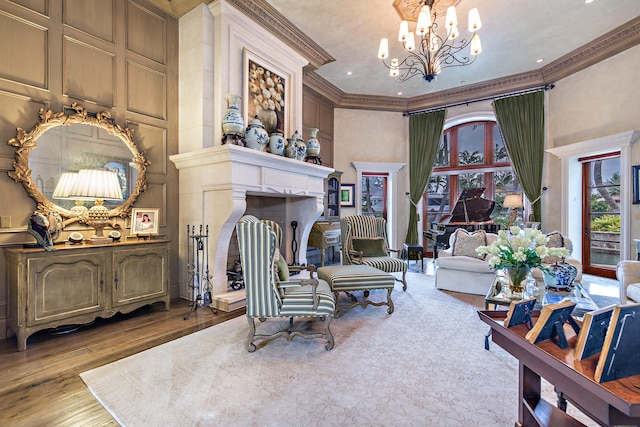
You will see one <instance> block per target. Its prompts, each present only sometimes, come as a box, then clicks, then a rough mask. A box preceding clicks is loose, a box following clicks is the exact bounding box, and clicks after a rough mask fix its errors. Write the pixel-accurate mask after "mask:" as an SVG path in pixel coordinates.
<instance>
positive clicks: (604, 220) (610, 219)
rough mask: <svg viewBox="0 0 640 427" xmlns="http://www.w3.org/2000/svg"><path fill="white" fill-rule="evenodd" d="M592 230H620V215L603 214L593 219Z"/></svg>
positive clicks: (615, 231)
mask: <svg viewBox="0 0 640 427" xmlns="http://www.w3.org/2000/svg"><path fill="white" fill-rule="evenodd" d="M591 231H607V232H610V233H619V232H620V215H602V216H601V217H599V218H595V219H593V220H592V221H591Z"/></svg>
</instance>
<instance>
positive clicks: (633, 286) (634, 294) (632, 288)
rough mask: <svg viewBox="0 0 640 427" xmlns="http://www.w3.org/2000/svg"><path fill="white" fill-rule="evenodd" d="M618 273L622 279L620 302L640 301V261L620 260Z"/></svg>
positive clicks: (619, 278) (620, 279) (619, 279)
mask: <svg viewBox="0 0 640 427" xmlns="http://www.w3.org/2000/svg"><path fill="white" fill-rule="evenodd" d="M616 275H617V277H618V281H620V304H626V303H628V302H631V303H635V302H640V262H638V261H620V262H619V263H618V268H617V270H616Z"/></svg>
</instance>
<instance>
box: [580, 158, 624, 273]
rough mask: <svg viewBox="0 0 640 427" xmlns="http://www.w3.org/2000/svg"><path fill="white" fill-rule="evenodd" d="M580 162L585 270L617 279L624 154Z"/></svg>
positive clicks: (583, 260) (583, 261)
mask: <svg viewBox="0 0 640 427" xmlns="http://www.w3.org/2000/svg"><path fill="white" fill-rule="evenodd" d="M579 160H580V161H581V162H582V183H583V192H582V193H583V197H582V200H583V207H582V213H583V215H582V228H583V236H582V265H583V270H584V272H585V273H588V274H594V275H598V276H603V277H611V278H615V277H616V273H615V267H616V264H618V262H619V261H620V153H619V152H616V153H609V154H605V155H599V156H591V157H585V158H582V159H579ZM578 255H579V254H574V256H578Z"/></svg>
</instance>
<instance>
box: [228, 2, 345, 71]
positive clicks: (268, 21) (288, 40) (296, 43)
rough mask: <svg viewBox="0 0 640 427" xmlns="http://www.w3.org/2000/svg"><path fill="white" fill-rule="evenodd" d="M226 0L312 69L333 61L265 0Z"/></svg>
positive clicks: (327, 53) (331, 57)
mask: <svg viewBox="0 0 640 427" xmlns="http://www.w3.org/2000/svg"><path fill="white" fill-rule="evenodd" d="M226 1H227V2H228V3H229V4H231V5H233V6H234V7H235V8H236V9H238V10H239V11H241V12H242V13H244V14H245V15H247V16H248V17H249V18H251V19H252V20H253V21H254V22H256V23H258V24H260V25H262V26H263V27H264V28H265V29H266V30H267V31H269V32H270V33H271V34H273V35H274V36H275V37H277V38H279V39H280V40H282V41H283V42H284V43H285V44H287V45H288V46H289V47H291V48H292V49H293V50H295V51H296V52H298V53H299V54H300V55H301V56H302V57H303V58H306V59H307V60H308V61H309V65H310V66H311V67H313V68H314V69H315V68H319V67H320V66H322V65H324V64H328V63H330V62H333V61H335V58H334V57H333V56H331V55H330V54H329V52H327V51H326V50H324V49H323V48H322V47H320V45H319V44H317V43H316V42H314V41H313V40H312V39H311V38H309V36H307V35H306V34H304V33H303V32H302V31H300V29H299V28H298V27H296V26H295V25H294V24H293V23H292V22H291V21H289V20H288V19H287V18H285V17H284V16H282V14H281V13H280V12H278V11H277V10H276V9H275V8H274V7H273V6H271V5H270V4H269V3H267V2H266V1H265V0H226Z"/></svg>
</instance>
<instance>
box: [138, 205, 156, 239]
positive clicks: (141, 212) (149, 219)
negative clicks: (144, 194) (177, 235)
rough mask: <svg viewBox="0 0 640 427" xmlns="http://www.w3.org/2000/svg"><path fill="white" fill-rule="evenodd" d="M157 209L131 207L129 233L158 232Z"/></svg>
mask: <svg viewBox="0 0 640 427" xmlns="http://www.w3.org/2000/svg"><path fill="white" fill-rule="evenodd" d="M158 211H159V210H158V209H146V208H133V209H132V210H131V234H132V235H136V236H137V235H138V234H158V221H159V220H160V218H159V215H158Z"/></svg>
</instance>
